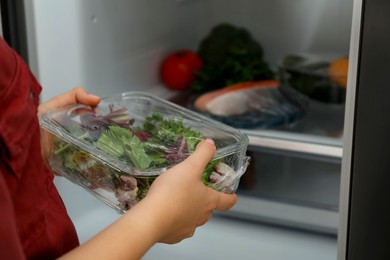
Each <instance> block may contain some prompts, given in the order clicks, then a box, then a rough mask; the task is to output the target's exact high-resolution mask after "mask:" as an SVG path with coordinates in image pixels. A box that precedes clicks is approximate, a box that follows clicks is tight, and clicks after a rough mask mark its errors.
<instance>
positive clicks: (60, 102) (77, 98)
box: [38, 87, 100, 116]
mask: <svg viewBox="0 0 390 260" xmlns="http://www.w3.org/2000/svg"><path fill="white" fill-rule="evenodd" d="M99 102H100V98H99V97H98V96H95V95H92V94H89V93H88V92H87V91H85V90H84V89H83V88H81V87H76V88H74V89H72V90H71V91H68V92H66V93H64V94H61V95H58V96H56V97H54V98H52V99H50V100H48V101H46V102H44V103H42V104H41V105H39V107H38V116H41V115H42V114H43V113H45V112H46V111H48V110H51V109H55V108H61V107H65V106H68V105H72V104H76V103H80V104H84V105H89V106H93V107H94V106H97V105H98V104H99Z"/></svg>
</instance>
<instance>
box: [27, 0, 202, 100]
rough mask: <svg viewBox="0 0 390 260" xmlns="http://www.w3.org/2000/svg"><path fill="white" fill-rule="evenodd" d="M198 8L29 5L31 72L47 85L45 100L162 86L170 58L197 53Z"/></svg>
mask: <svg viewBox="0 0 390 260" xmlns="http://www.w3.org/2000/svg"><path fill="white" fill-rule="evenodd" d="M198 5H199V3H197V2H194V3H193V4H192V3H184V4H181V3H178V2H176V1H173V0H158V1H157V0H142V1H141V0H110V1H109V0H83V1H78V0H67V1H61V0H33V1H26V9H27V19H28V20H29V22H28V31H29V44H30V46H29V47H30V52H31V53H30V60H31V67H32V69H33V71H34V72H35V74H36V75H37V76H38V78H39V80H40V82H41V84H42V85H43V88H44V91H43V94H42V100H46V99H48V98H50V97H52V96H54V95H57V94H59V93H62V92H64V91H66V90H68V89H71V88H73V87H75V86H83V87H84V88H86V89H87V90H89V91H91V92H93V93H96V94H98V95H101V96H106V95H110V94H112V93H116V92H122V91H129V90H141V89H142V90H148V89H150V88H152V87H154V86H155V85H157V84H159V81H160V78H159V74H158V69H159V64H160V62H161V60H162V59H163V58H164V55H166V54H167V53H168V52H170V51H172V50H174V49H177V48H182V47H186V48H194V47H195V41H196V39H197V38H198V36H197V35H196V32H194V30H193V29H195V31H196V28H197V17H198V15H197V10H198V8H197V6H198ZM189 28H191V29H189Z"/></svg>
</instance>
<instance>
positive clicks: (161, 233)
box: [63, 140, 237, 260]
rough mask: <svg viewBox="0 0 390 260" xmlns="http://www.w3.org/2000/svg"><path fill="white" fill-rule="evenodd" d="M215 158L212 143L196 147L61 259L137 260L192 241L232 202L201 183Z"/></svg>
mask: <svg viewBox="0 0 390 260" xmlns="http://www.w3.org/2000/svg"><path fill="white" fill-rule="evenodd" d="M214 153H215V146H214V143H213V142H212V141H211V140H204V141H202V142H201V143H199V144H198V146H197V148H196V151H195V152H194V153H193V154H192V155H191V156H190V157H188V158H187V159H186V160H185V161H184V162H182V163H180V164H178V165H176V166H175V167H173V168H171V169H170V170H168V171H166V172H165V173H163V174H161V176H159V177H158V178H157V179H156V180H155V181H154V182H153V184H152V186H151V188H150V190H149V192H148V195H147V196H146V197H145V198H144V199H143V200H141V201H140V202H139V203H137V204H136V205H135V206H134V207H133V208H131V209H130V210H129V211H128V212H127V213H126V214H125V215H123V216H122V217H121V218H119V219H118V220H117V221H115V222H114V223H113V224H111V225H110V226H109V227H107V228H106V229H105V230H103V231H102V232H100V233H99V234H97V235H96V236H95V237H93V238H92V239H90V240H89V241H87V242H86V243H84V244H83V245H81V246H80V247H78V248H76V249H75V250H72V251H71V252H69V253H68V254H66V255H65V256H63V259H94V260H96V259H141V258H142V256H143V255H144V254H145V253H146V252H147V251H148V250H149V249H150V248H151V247H152V246H153V245H154V244H155V243H157V242H163V243H169V244H173V243H177V242H180V241H181V240H183V239H185V238H188V237H191V236H192V235H193V234H194V232H195V229H196V228H197V227H198V226H200V225H203V224H204V223H206V222H207V220H209V219H210V218H211V216H212V213H213V210H228V209H230V208H231V207H232V206H233V205H234V204H235V203H236V201H237V196H236V195H234V194H225V193H221V192H217V191H215V190H213V189H211V188H208V187H206V185H204V183H203V182H202V181H201V176H202V173H203V171H204V169H205V167H206V165H207V163H208V162H209V161H210V160H211V159H212V157H213V155H214Z"/></svg>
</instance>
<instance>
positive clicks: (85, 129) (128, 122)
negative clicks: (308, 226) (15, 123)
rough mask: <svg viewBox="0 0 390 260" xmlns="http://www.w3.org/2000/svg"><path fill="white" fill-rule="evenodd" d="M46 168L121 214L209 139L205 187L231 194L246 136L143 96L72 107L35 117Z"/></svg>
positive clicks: (129, 94)
mask: <svg viewBox="0 0 390 260" xmlns="http://www.w3.org/2000/svg"><path fill="white" fill-rule="evenodd" d="M40 124H41V128H42V138H43V142H44V145H43V147H44V156H45V158H46V159H47V162H48V165H49V167H50V168H51V169H52V171H53V172H54V173H56V174H58V175H61V176H64V177H65V178H67V179H68V180H70V181H72V182H73V183H75V184H78V185H80V186H82V187H83V188H85V189H86V190H87V191H89V192H91V193H92V194H93V195H94V196H96V197H97V198H98V199H100V200H102V201H103V202H105V203H106V204H107V205H109V206H110V207H112V208H114V209H116V210H117V211H118V212H119V213H125V212H126V211H127V210H129V209H130V208H131V207H132V206H134V205H135V204H136V203H137V202H139V201H140V200H141V199H142V198H144V197H145V196H146V194H147V192H148V190H149V188H150V186H151V184H152V183H153V181H154V180H155V178H156V177H158V176H159V175H160V174H161V173H163V172H164V171H166V170H167V169H169V168H171V167H173V166H174V165H176V164H177V163H179V162H181V161H183V160H184V159H185V158H187V157H188V156H189V155H190V154H191V153H192V152H193V151H194V150H195V146H196V144H197V143H199V142H200V141H201V140H203V139H205V138H211V139H213V140H214V142H215V145H216V153H215V156H214V158H213V159H212V160H211V162H210V163H209V164H208V166H207V167H206V169H205V172H204V173H203V176H202V181H203V182H204V183H205V185H207V186H209V187H211V188H213V189H215V190H218V191H221V192H225V193H234V192H235V191H236V189H237V187H238V184H239V180H240V177H241V176H242V175H243V174H244V172H245V171H246V168H247V166H248V163H249V159H250V158H249V157H248V156H247V155H246V150H247V146H248V137H247V136H246V135H245V134H243V133H242V132H241V131H239V130H237V129H234V128H232V127H229V126H226V125H224V124H222V123H220V122H217V121H214V120H212V119H209V118H207V117H205V116H202V115H200V114H198V113H195V112H193V111H190V110H188V109H185V108H183V107H180V106H178V105H175V104H173V103H171V102H169V101H165V100H163V99H160V98H158V97H155V96H152V95H150V94H147V93H144V92H126V93H122V94H117V95H113V96H111V97H108V98H103V99H102V100H101V102H100V104H99V105H98V106H97V107H95V108H93V107H89V106H85V105H80V104H77V105H73V106H69V107H66V108H62V109H57V110H51V111H48V112H47V113H45V114H44V115H42V116H41V118H40Z"/></svg>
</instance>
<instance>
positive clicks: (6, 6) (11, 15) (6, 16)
mask: <svg viewBox="0 0 390 260" xmlns="http://www.w3.org/2000/svg"><path fill="white" fill-rule="evenodd" d="M0 8H1V9H0V10H1V21H0V34H1V35H2V37H3V38H4V39H5V40H6V41H7V42H8V44H9V45H11V46H12V48H14V49H15V50H16V52H18V53H19V55H20V56H22V57H23V59H25V60H26V61H28V59H27V57H28V53H27V38H26V26H25V24H26V22H25V12H24V0H0Z"/></svg>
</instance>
